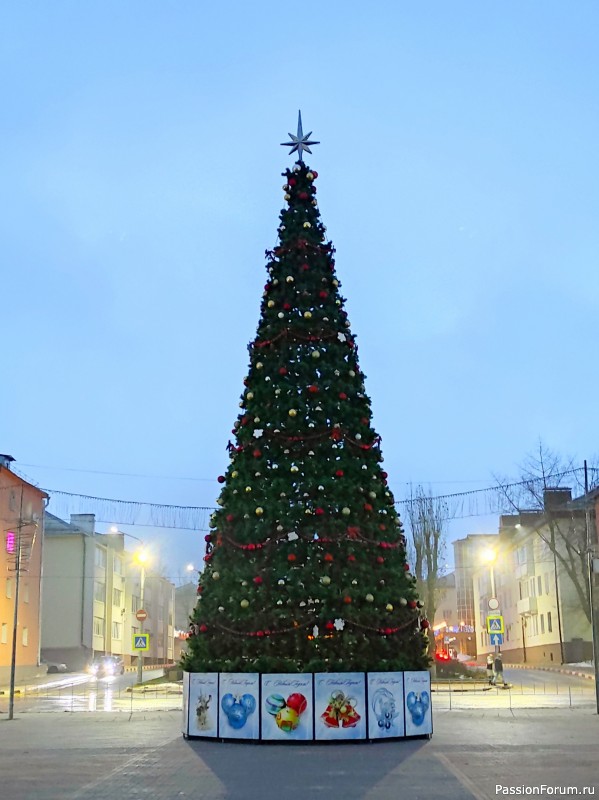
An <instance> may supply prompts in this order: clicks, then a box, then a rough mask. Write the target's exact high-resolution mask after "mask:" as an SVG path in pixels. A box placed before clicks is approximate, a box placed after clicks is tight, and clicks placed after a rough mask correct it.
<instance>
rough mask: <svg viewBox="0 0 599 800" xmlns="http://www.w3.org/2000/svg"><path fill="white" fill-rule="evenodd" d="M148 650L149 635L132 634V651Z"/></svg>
mask: <svg viewBox="0 0 599 800" xmlns="http://www.w3.org/2000/svg"><path fill="white" fill-rule="evenodd" d="M149 649H150V634H149V633H134V634H133V650H149Z"/></svg>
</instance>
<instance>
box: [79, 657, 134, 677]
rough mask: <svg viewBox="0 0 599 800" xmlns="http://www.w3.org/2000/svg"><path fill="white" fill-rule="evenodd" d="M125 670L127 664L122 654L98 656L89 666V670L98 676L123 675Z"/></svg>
mask: <svg viewBox="0 0 599 800" xmlns="http://www.w3.org/2000/svg"><path fill="white" fill-rule="evenodd" d="M124 671H125V664H124V663H123V659H122V658H121V657H120V656H97V657H96V658H94V660H93V661H92V663H91V664H90V665H89V667H88V672H90V673H91V674H92V675H94V676H95V677H96V678H107V677H109V676H110V675H122V674H123V673H124Z"/></svg>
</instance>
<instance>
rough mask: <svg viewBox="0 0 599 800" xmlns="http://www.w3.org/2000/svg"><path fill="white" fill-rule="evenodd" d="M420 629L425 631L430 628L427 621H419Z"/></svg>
mask: <svg viewBox="0 0 599 800" xmlns="http://www.w3.org/2000/svg"><path fill="white" fill-rule="evenodd" d="M420 627H421V628H422V630H423V631H425V630H426V629H427V628H428V627H430V622H429V621H428V620H427V619H421V620H420Z"/></svg>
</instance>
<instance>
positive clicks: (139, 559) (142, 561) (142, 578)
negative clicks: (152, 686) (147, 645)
mask: <svg viewBox="0 0 599 800" xmlns="http://www.w3.org/2000/svg"><path fill="white" fill-rule="evenodd" d="M109 532H110V533H112V534H122V535H123V536H129V537H130V538H131V539H135V541H136V542H139V543H140V544H141V548H140V549H139V550H138V551H137V552H136V553H135V554H134V556H133V559H134V561H135V562H136V563H137V564H138V565H139V568H140V575H139V608H138V609H137V611H140V610H143V607H144V586H145V582H146V564H147V563H148V561H149V558H150V556H149V553H148V550H147V548H146V544H145V542H144V541H143V539H140V538H139V537H138V536H134V535H133V534H132V533H126V532H125V531H120V530H119V529H118V527H117V526H116V525H112V526H111V527H110V531H109ZM139 625H140V629H139V632H140V633H143V632H144V619H139ZM142 654H143V650H138V652H137V682H138V683H141V682H142V680H143V655H142Z"/></svg>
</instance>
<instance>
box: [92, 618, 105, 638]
mask: <svg viewBox="0 0 599 800" xmlns="http://www.w3.org/2000/svg"><path fill="white" fill-rule="evenodd" d="M94 636H104V620H103V619H102V617H94Z"/></svg>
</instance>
